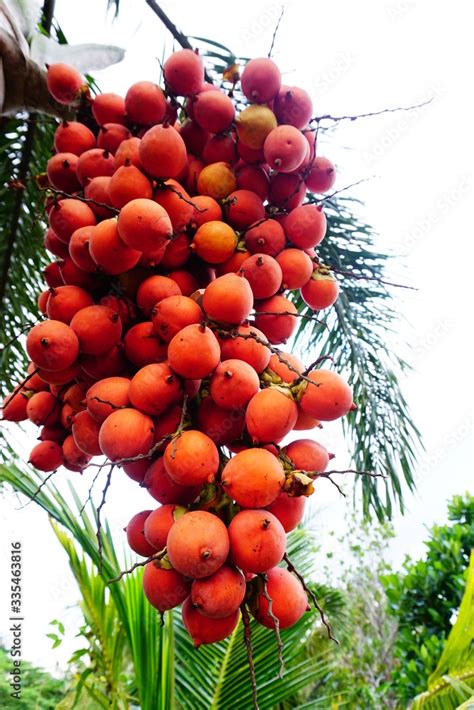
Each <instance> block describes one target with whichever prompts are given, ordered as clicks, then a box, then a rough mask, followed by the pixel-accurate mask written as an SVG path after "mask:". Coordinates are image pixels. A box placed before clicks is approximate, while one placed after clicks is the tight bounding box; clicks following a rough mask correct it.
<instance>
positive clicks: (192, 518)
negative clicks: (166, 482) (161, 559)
mask: <svg viewBox="0 0 474 710" xmlns="http://www.w3.org/2000/svg"><path fill="white" fill-rule="evenodd" d="M166 547H167V550H168V557H169V560H170V562H171V564H172V565H173V567H174V568H175V569H176V570H177V571H178V572H181V574H184V575H186V576H187V577H192V578H193V579H200V578H201V577H208V576H209V575H210V574H213V573H214V572H217V570H218V569H219V567H222V565H223V564H224V562H225V560H226V558H227V555H228V554H229V535H228V534H227V528H226V526H225V525H224V523H223V522H222V520H220V518H218V517H217V516H216V515H213V514H212V513H208V512H206V511H204V510H195V511H192V512H190V513H186V515H183V516H182V517H181V518H179V520H177V521H176V522H175V524H174V525H173V527H172V528H171V530H170V531H169V533H168V539H167V542H166Z"/></svg>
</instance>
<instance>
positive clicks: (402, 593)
mask: <svg viewBox="0 0 474 710" xmlns="http://www.w3.org/2000/svg"><path fill="white" fill-rule="evenodd" d="M448 517H449V520H450V523H448V524H446V525H435V526H433V528H432V529H431V531H430V536H429V538H428V540H427V541H426V543H425V544H426V548H427V551H426V556H425V557H424V559H421V560H418V561H416V562H414V561H413V560H411V559H410V558H407V559H406V561H405V563H404V565H403V572H402V574H400V573H392V574H390V575H387V576H386V577H385V578H384V580H383V581H384V586H385V589H386V593H387V597H388V599H389V602H390V605H391V610H392V614H393V615H394V616H395V617H396V618H398V623H399V631H398V635H397V640H396V644H395V656H396V658H397V659H398V661H399V666H398V668H397V669H395V671H394V675H393V681H394V684H395V686H396V687H397V689H398V691H397V692H398V695H399V698H400V700H401V701H406V702H407V701H408V700H409V699H410V698H413V697H414V696H415V695H417V694H418V693H420V692H422V691H423V690H424V688H426V686H427V682H428V677H429V675H430V674H431V673H432V672H433V671H434V669H435V667H436V664H437V662H438V659H439V657H440V655H441V653H442V650H443V646H444V643H445V641H446V639H447V637H448V634H449V632H450V630H451V624H452V617H453V614H454V613H455V612H456V610H457V608H458V607H459V604H460V602H461V598H462V595H463V592H464V587H465V583H466V578H467V566H468V563H469V556H470V554H471V550H472V549H473V548H474V497H473V496H471V495H469V494H465V495H464V496H455V497H454V498H453V500H452V501H451V502H450V504H449V507H448Z"/></svg>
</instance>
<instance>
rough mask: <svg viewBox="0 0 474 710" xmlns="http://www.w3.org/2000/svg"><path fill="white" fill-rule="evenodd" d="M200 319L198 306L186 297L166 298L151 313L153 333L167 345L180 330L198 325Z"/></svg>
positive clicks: (200, 311)
mask: <svg viewBox="0 0 474 710" xmlns="http://www.w3.org/2000/svg"><path fill="white" fill-rule="evenodd" d="M202 318H203V312H202V310H201V308H200V307H199V305H198V304H197V303H196V301H193V299H192V298H188V297H187V296H168V297H167V298H164V299H163V300H161V301H159V302H158V303H157V304H156V306H155V307H154V308H153V311H152V321H153V326H154V329H155V332H156V333H157V334H158V335H159V336H160V337H161V338H162V339H163V340H164V341H166V342H167V343H169V342H170V340H171V339H172V338H173V337H174V336H175V335H176V334H177V333H179V331H180V330H182V328H185V327H186V326H187V325H192V324H193V323H200V322H201V320H202ZM135 327H137V326H135Z"/></svg>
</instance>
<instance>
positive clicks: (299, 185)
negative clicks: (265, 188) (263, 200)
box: [269, 173, 306, 210]
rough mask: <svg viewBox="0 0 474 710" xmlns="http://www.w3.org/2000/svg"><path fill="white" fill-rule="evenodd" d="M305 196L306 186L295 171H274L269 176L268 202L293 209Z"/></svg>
mask: <svg viewBox="0 0 474 710" xmlns="http://www.w3.org/2000/svg"><path fill="white" fill-rule="evenodd" d="M305 197H306V186H305V184H304V182H303V181H302V179H301V176H300V175H297V174H296V173H274V174H273V175H272V176H271V178H270V190H269V202H270V204H272V205H276V206H277V207H282V208H284V209H287V210H293V209H295V207H299V206H300V205H301V204H302V203H303V202H304V198H305Z"/></svg>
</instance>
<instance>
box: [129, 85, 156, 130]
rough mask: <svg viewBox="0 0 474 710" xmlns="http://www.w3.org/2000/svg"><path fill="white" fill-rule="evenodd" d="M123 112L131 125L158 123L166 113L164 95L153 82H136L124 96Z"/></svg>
mask: <svg viewBox="0 0 474 710" xmlns="http://www.w3.org/2000/svg"><path fill="white" fill-rule="evenodd" d="M125 110H126V112H127V115H128V118H129V119H130V120H131V121H132V123H139V124H140V125H150V124H152V123H159V122H160V121H161V120H162V119H163V118H164V116H165V113H166V99H165V95H164V94H163V91H162V90H161V89H160V87H159V86H157V85H156V84H153V82H151V81H138V82H136V83H135V84H133V85H132V86H131V87H130V88H129V90H128V91H127V93H126V95H125Z"/></svg>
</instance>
